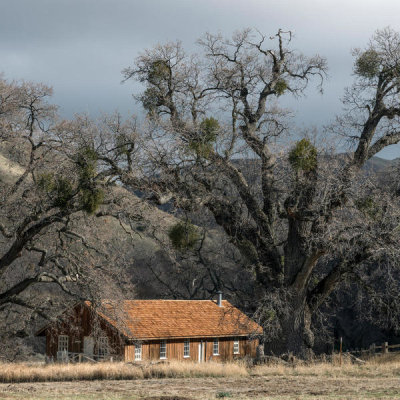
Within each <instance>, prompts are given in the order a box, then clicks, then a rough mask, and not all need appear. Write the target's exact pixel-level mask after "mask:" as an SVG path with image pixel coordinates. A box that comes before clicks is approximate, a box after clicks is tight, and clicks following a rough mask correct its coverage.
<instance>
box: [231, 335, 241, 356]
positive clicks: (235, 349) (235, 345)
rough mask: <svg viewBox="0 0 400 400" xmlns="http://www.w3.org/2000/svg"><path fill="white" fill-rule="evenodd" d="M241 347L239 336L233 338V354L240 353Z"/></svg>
mask: <svg viewBox="0 0 400 400" xmlns="http://www.w3.org/2000/svg"><path fill="white" fill-rule="evenodd" d="M239 353H240V347H239V338H235V339H233V354H239Z"/></svg>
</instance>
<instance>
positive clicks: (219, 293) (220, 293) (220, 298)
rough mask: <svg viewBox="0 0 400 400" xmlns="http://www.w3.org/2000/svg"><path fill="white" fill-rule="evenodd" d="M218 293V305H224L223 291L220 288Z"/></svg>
mask: <svg viewBox="0 0 400 400" xmlns="http://www.w3.org/2000/svg"><path fill="white" fill-rule="evenodd" d="M217 295H218V303H217V304H218V307H222V292H221V291H220V290H218V292H217Z"/></svg>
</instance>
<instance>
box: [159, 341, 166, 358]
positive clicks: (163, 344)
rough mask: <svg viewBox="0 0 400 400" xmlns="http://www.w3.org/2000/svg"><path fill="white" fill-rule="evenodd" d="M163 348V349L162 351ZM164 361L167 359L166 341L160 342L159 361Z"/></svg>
mask: <svg viewBox="0 0 400 400" xmlns="http://www.w3.org/2000/svg"><path fill="white" fill-rule="evenodd" d="M163 347H164V351H162V348H163ZM163 354H164V355H163ZM166 359H167V341H166V340H160V360H166Z"/></svg>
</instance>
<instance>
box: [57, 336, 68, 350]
mask: <svg viewBox="0 0 400 400" xmlns="http://www.w3.org/2000/svg"><path fill="white" fill-rule="evenodd" d="M61 338H63V339H65V338H67V340H66V341H63V342H64V344H65V343H66V344H67V348H66V349H60V342H61V341H60V339H61ZM68 347H69V336H68V335H58V343H57V351H64V352H65V351H66V352H68Z"/></svg>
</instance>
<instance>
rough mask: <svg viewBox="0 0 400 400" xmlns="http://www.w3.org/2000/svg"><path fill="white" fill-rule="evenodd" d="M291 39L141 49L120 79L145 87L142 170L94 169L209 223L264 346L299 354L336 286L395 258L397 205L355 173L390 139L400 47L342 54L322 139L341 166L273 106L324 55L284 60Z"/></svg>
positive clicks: (290, 54) (382, 37) (391, 36)
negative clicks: (235, 272) (231, 251)
mask: <svg viewBox="0 0 400 400" xmlns="http://www.w3.org/2000/svg"><path fill="white" fill-rule="evenodd" d="M291 40H292V35H291V33H290V32H284V31H282V30H279V31H278V33H277V34H276V35H275V36H273V37H271V38H268V37H266V36H264V35H261V34H260V33H258V32H257V33H256V34H254V32H252V31H251V30H244V31H241V32H237V33H235V34H234V35H233V37H232V39H225V38H223V37H222V36H221V35H216V36H215V35H211V34H207V35H205V37H204V38H203V39H201V40H200V41H199V44H200V46H201V48H202V49H203V50H204V55H203V57H200V56H198V55H196V56H188V55H186V54H185V52H184V51H183V49H182V46H181V45H180V43H168V44H166V45H164V46H161V45H159V46H156V47H154V48H152V49H149V50H146V51H145V52H144V53H143V54H141V55H140V56H139V57H138V58H137V59H136V61H135V64H134V66H132V67H130V68H127V69H125V70H124V71H123V75H124V79H125V80H129V79H136V80H139V81H140V82H142V83H143V84H144V85H145V87H146V89H145V91H144V92H143V93H142V94H140V95H138V96H137V98H138V99H139V100H141V101H142V104H143V106H144V107H145V109H146V110H147V111H148V119H147V122H146V123H145V125H144V126H143V127H142V132H141V145H142V146H141V148H142V151H141V153H142V156H143V158H142V160H143V161H142V163H141V164H140V169H137V170H136V171H129V169H127V168H126V166H124V165H123V161H124V158H126V157H127V154H128V153H129V152H128V153H127V154H125V155H123V156H121V155H120V154H116V153H114V155H113V156H112V157H111V156H109V160H108V161H109V163H108V164H109V165H110V166H111V170H110V174H114V175H115V176H117V177H118V179H120V181H121V182H122V183H123V184H124V185H126V186H127V187H130V188H131V189H132V190H134V189H141V190H147V191H148V193H149V197H150V198H152V199H153V200H156V201H158V202H159V203H165V202H168V201H172V202H173V203H174V205H175V206H176V207H177V208H178V209H180V210H185V211H187V212H195V211H199V210H201V212H202V213H203V215H208V216H209V217H210V218H211V219H212V220H213V221H214V222H215V223H216V224H218V225H219V226H220V228H221V229H222V231H223V232H224V233H225V234H226V235H227V236H228V237H229V240H230V242H231V243H233V244H234V245H235V246H236V248H237V249H238V250H239V251H240V253H241V254H242V256H243V257H244V258H245V259H246V260H247V263H246V266H245V267H244V268H246V270H247V271H251V273H252V275H253V277H254V280H255V282H256V284H257V287H258V290H259V292H257V293H258V294H257V296H258V301H259V304H260V305H261V307H260V309H259V310H258V312H257V315H258V317H259V320H260V321H261V322H263V323H264V324H265V326H266V327H268V326H272V325H273V326H274V332H275V334H274V335H273V336H274V337H270V338H269V343H268V347H269V348H270V349H271V350H273V351H274V352H277V353H282V352H287V351H293V352H294V353H296V354H298V355H301V356H306V355H307V354H308V352H309V349H310V348H311V347H312V345H313V340H314V338H313V333H312V331H311V329H310V324H311V317H312V315H313V313H314V312H315V311H316V310H317V309H318V307H319V306H320V305H321V304H322V303H323V302H324V301H325V299H326V298H327V297H328V296H329V295H330V293H331V292H332V291H333V289H334V288H335V287H336V286H337V285H338V283H339V282H341V281H342V280H343V279H344V278H345V277H349V276H351V275H352V274H353V273H354V271H356V270H357V269H360V268H361V269H362V268H364V266H365V265H367V264H368V263H370V262H371V260H379V259H380V257H383V256H384V255H385V254H388V253H391V254H397V253H396V249H397V243H398V242H397V240H398V224H399V214H398V210H399V208H398V199H393V198H391V197H390V196H387V195H386V196H385V195H383V194H382V193H381V192H379V191H377V190H372V189H373V188H371V187H370V186H369V185H368V181H367V180H366V179H364V174H363V172H362V167H363V165H364V164H365V162H366V161H367V160H369V159H370V158H371V157H373V156H374V155H375V154H377V153H378V152H379V151H380V150H382V149H383V148H384V147H386V146H388V145H390V144H394V143H398V142H399V141H400V133H399V116H400V104H399V90H400V86H399V73H400V62H399V58H400V37H399V35H398V34H397V33H396V32H393V31H391V30H389V29H385V30H383V31H378V32H377V33H376V34H375V35H374V36H373V38H372V40H371V42H370V44H369V46H368V47H367V48H366V49H365V50H358V51H356V52H355V57H356V61H355V69H354V73H355V82H354V85H353V86H352V87H351V88H349V89H348V90H347V92H346V97H345V101H344V103H345V105H346V106H347V110H348V112H347V114H346V115H344V116H343V117H342V118H340V119H338V121H337V123H336V124H335V126H334V127H332V130H331V132H334V133H337V134H340V135H341V136H342V137H343V136H344V137H346V138H350V139H351V141H350V144H351V152H349V153H348V154H347V155H343V156H338V155H337V154H336V153H335V151H332V150H331V149H330V148H327V147H325V148H322V147H319V146H318V145H317V144H316V143H315V142H313V140H312V138H310V137H304V138H303V139H301V140H298V136H296V131H295V130H293V129H292V128H290V125H289V124H288V121H287V111H285V110H282V109H280V108H279V107H278V104H277V101H278V98H279V97H280V96H283V95H294V96H301V95H302V94H303V92H304V90H305V89H306V87H307V85H308V83H309V81H310V80H311V79H312V78H316V79H317V80H318V84H319V85H322V83H323V79H324V77H325V73H326V69H327V66H326V61H325V60H324V58H322V57H320V56H314V57H311V58H308V57H306V56H304V55H302V54H301V53H299V52H297V51H295V50H292V49H291V48H290V46H291ZM222 121H225V122H224V123H223V122H222ZM283 138H285V140H283ZM290 138H291V139H292V140H291V144H290V145H289V146H286V147H285V146H284V143H285V141H286V143H287V140H288V139H289V140H290ZM296 140H297V141H296ZM121 157H122V158H121ZM106 161H107V160H106ZM125 162H126V160H125ZM249 169H251V170H252V173H249V171H248V170H249ZM372 209H374V210H375V209H376V210H378V211H372ZM186 234H187V232H186ZM321 263H325V265H329V268H328V269H326V268H325V269H324V270H323V269H321V268H319V265H321ZM271 299H273V301H272V300H271ZM268 324H269V325H268Z"/></svg>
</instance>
